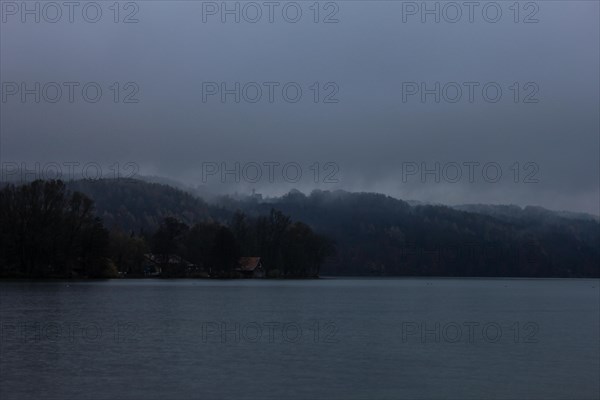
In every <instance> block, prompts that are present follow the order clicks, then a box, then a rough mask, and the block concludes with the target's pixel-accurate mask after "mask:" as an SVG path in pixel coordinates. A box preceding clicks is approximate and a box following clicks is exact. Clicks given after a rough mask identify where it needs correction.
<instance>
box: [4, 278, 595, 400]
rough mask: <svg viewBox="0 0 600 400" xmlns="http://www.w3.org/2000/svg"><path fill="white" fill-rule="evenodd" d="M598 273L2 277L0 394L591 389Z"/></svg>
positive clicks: (510, 393) (340, 394) (336, 394)
mask: <svg viewBox="0 0 600 400" xmlns="http://www.w3.org/2000/svg"><path fill="white" fill-rule="evenodd" d="M599 284H600V282H599V281H598V280H559V279H492V280H484V279H389V280H375V279H366V280H365V279H321V280H307V281H258V280H253V281H194V280H181V281H180V280H172V281H165V280H139V281H136V280H118V281H102V282H52V283H40V282H3V283H0V324H1V325H0V328H1V335H2V336H1V340H0V399H3V400H8V399H84V398H85V399H118V400H120V399H173V400H176V399H229V398H236V399H278V400H279V399H369V400H371V399H433V398H440V399H441V398H452V399H454V398H456V399H482V398H490V399H496V398H497V399H598V398H600V347H599V338H600V332H599V318H600V309H599V308H600V296H599V290H600V285H599Z"/></svg>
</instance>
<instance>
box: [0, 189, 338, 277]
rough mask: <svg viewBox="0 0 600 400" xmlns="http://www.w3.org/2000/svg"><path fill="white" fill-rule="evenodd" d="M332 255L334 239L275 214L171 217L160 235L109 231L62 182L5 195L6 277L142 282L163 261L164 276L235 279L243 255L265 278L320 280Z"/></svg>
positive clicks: (1, 197) (1, 271) (0, 270)
mask: <svg viewBox="0 0 600 400" xmlns="http://www.w3.org/2000/svg"><path fill="white" fill-rule="evenodd" d="M333 251H334V246H333V243H332V242H331V241H330V240H329V239H327V238H326V237H324V236H321V235H318V234H316V233H314V232H313V231H312V229H311V228H310V227H309V226H308V225H306V224H304V223H302V222H294V221H292V220H291V218H290V217H288V216H286V215H284V214H282V213H281V212H279V211H277V210H275V209H272V210H270V212H269V214H268V215H265V216H259V217H255V218H251V217H248V216H246V215H245V214H244V213H241V212H237V213H235V214H233V215H232V217H231V218H230V219H229V220H228V221H226V222H217V221H214V220H211V219H210V218H207V219H205V220H203V221H199V222H196V223H194V224H188V223H186V222H183V221H181V220H180V219H178V218H175V217H172V216H167V217H165V218H163V219H162V222H161V223H160V225H159V226H158V228H157V229H156V230H155V231H154V232H144V231H138V232H135V231H134V230H130V231H127V230H125V229H123V228H121V227H119V226H116V225H113V226H112V227H111V229H110V230H109V229H107V228H106V227H105V226H104V225H103V223H102V220H101V219H100V218H99V217H98V216H96V214H95V208H94V202H93V201H92V199H90V198H89V197H87V196H86V195H84V194H82V193H80V192H77V191H70V190H68V189H67V188H66V187H65V184H64V183H63V182H61V181H35V182H32V183H30V184H26V185H21V186H15V185H6V186H5V187H4V188H2V189H1V190H0V276H1V277H27V278H110V277H118V276H127V277H142V276H144V275H145V274H146V273H147V269H148V266H149V265H152V264H158V265H156V266H157V267H162V268H160V270H161V276H163V277H206V276H212V277H219V278H229V277H237V276H239V274H237V273H236V270H237V269H238V261H239V259H240V257H243V256H256V257H261V260H262V265H263V267H264V269H265V272H266V276H267V277H314V276H318V275H319V272H320V267H321V264H322V263H323V261H324V260H325V258H326V257H328V256H330V255H331V254H333ZM150 255H151V256H150ZM149 256H150V257H149ZM174 257H175V259H176V260H179V262H176V263H170V262H168V260H170V259H172V258H174ZM152 260H153V261H152ZM157 260H158V261H157ZM161 264H162V265H161Z"/></svg>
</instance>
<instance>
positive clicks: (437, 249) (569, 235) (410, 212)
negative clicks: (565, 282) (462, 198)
mask: <svg viewBox="0 0 600 400" xmlns="http://www.w3.org/2000/svg"><path fill="white" fill-rule="evenodd" d="M68 186H69V187H70V188H71V189H72V190H77V191H81V192H83V193H85V194H87V195H88V196H90V197H91V198H92V199H93V200H94V201H95V202H96V210H97V214H98V215H99V216H100V217H101V218H102V219H103V221H104V224H105V226H107V227H108V228H110V227H111V226H120V227H121V228H122V229H125V230H130V231H134V232H139V231H143V232H151V231H153V230H155V229H157V227H158V225H159V224H160V222H161V220H162V219H163V218H165V217H168V216H171V217H175V218H177V219H180V220H181V221H182V222H185V223H187V224H193V223H196V222H200V221H215V222H222V223H227V222H230V221H231V219H232V218H233V215H234V213H235V212H236V211H241V212H243V213H245V214H247V215H248V216H250V217H257V216H264V215H267V214H268V213H269V212H270V210H271V209H276V210H279V211H281V212H283V213H284V214H286V215H289V216H290V217H291V218H293V219H294V220H298V221H302V222H304V223H306V224H308V225H309V226H310V227H312V228H313V229H314V230H315V231H316V232H318V233H319V234H322V235H325V236H327V237H329V238H331V239H332V240H333V241H334V242H335V244H336V255H335V256H334V257H331V258H330V259H329V260H328V261H327V262H326V263H325V265H324V266H323V269H322V271H321V274H323V275H327V274H331V275H373V276H525V277H527V276H531V277H598V276H600V274H599V268H598V266H599V265H600V250H599V247H600V246H599V245H600V224H599V223H598V221H597V219H594V216H589V215H586V214H577V213H574V214H571V213H565V212H555V211H550V210H546V209H543V208H539V207H526V208H523V209H522V208H520V207H517V206H491V205H465V206H460V207H446V206H440V205H414V203H413V205H411V204H409V203H408V202H405V201H402V200H398V199H395V198H392V197H389V196H386V195H383V194H376V193H350V192H345V191H332V192H330V191H313V192H312V193H311V194H309V195H305V194H303V193H301V192H299V191H295V190H294V191H291V192H290V193H288V194H287V195H284V196H281V197H274V198H266V199H264V198H262V196H260V195H248V196H244V195H240V196H221V197H217V198H215V199H214V200H211V201H210V202H207V201H205V200H203V199H201V198H198V197H197V196H195V195H193V194H190V193H188V192H185V191H183V190H180V189H176V188H173V187H171V186H168V185H164V184H157V183H149V182H144V181H140V180H123V179H121V180H116V181H115V180H100V181H74V182H70V183H69V184H68Z"/></svg>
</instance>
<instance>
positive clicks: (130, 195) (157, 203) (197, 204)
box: [66, 179, 218, 233]
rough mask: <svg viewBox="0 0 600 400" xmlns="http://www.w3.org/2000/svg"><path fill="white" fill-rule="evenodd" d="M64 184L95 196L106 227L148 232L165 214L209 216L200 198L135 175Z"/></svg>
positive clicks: (190, 218) (186, 218) (190, 219)
mask: <svg viewBox="0 0 600 400" xmlns="http://www.w3.org/2000/svg"><path fill="white" fill-rule="evenodd" d="M66 184H67V187H68V188H69V189H70V190H72V191H79V192H82V193H84V194H86V195H87V196H89V197H90V198H92V199H93V200H94V202H95V208H96V213H97V215H98V216H99V217H100V218H102V221H103V223H104V226H105V227H107V228H108V229H112V228H113V227H119V228H120V229H122V230H124V231H127V232H129V231H133V232H135V233H140V232H148V233H150V232H153V231H155V230H156V229H158V227H159V225H160V223H161V222H162V220H163V219H164V218H166V217H170V216H174V217H176V218H178V219H179V220H181V221H182V222H184V223H186V224H188V225H193V224H194V223H196V222H201V221H205V220H207V219H209V218H210V217H211V211H210V209H211V207H209V205H208V204H206V202H204V201H203V200H202V199H200V198H197V197H195V196H193V195H191V194H189V193H186V192H184V191H182V190H180V189H176V188H174V187H171V186H167V185H164V184H159V183H149V182H145V181H140V180H135V179H110V180H78V181H71V182H67V183H66ZM212 208H213V212H212V214H218V209H217V208H216V207H212ZM215 216H216V215H215Z"/></svg>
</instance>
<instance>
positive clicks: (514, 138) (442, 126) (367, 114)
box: [0, 1, 600, 214]
mask: <svg viewBox="0 0 600 400" xmlns="http://www.w3.org/2000/svg"><path fill="white" fill-rule="evenodd" d="M4 3H5V2H3V4H4ZM31 3H32V4H33V3H34V2H31ZM247 3H248V2H240V3H239V4H240V7H243V6H244V5H245V4H247ZM488 3H489V2H481V3H480V4H481V7H483V6H484V5H485V4H488ZM18 4H20V2H19V3H18ZM81 4H84V3H81ZM98 4H100V5H101V7H102V10H103V15H102V19H101V20H100V21H99V22H97V23H94V24H92V23H88V22H86V21H85V20H81V19H79V20H78V19H77V18H76V20H75V21H74V22H73V23H69V22H68V21H65V20H61V21H58V22H57V23H45V22H44V21H43V18H42V21H41V22H40V23H22V22H20V21H19V15H16V16H14V15H8V14H7V12H6V10H5V12H4V13H3V18H6V22H4V21H3V22H2V26H1V29H2V31H1V33H2V34H1V38H0V44H1V60H0V67H1V80H2V82H3V85H5V84H6V83H7V82H16V83H21V82H26V83H27V84H28V85H31V86H33V83H34V82H41V83H42V84H44V83H47V82H58V83H63V82H80V83H81V85H80V86H79V87H78V88H80V87H82V86H83V84H84V83H86V82H97V83H98V85H99V86H100V87H101V88H102V91H103V92H102V98H101V99H100V101H98V102H97V103H89V102H86V101H85V99H82V98H81V96H76V98H75V100H74V102H73V103H70V102H68V101H66V100H65V96H66V94H65V93H63V97H62V98H61V101H59V102H57V103H49V102H48V101H45V100H44V98H42V99H41V101H40V103H35V102H33V101H32V99H33V95H29V96H28V97H27V98H26V102H25V103H22V102H21V101H20V96H19V94H16V95H14V96H8V97H7V99H6V101H4V102H3V103H2V105H1V106H2V115H1V117H2V118H1V126H0V127H1V133H2V138H1V139H2V141H1V143H2V147H1V150H0V152H1V154H0V155H1V158H2V162H26V163H29V164H31V163H34V162H41V163H47V162H51V161H55V162H63V161H80V162H81V163H85V162H88V161H95V162H98V163H100V164H102V165H105V166H109V165H112V164H113V163H115V162H118V163H121V164H123V163H126V162H128V161H131V162H136V163H138V164H139V165H140V166H141V172H142V173H148V174H158V175H164V176H169V177H172V178H175V179H179V180H182V181H185V182H186V183H188V184H191V185H204V186H207V187H210V188H211V189H212V190H216V191H234V190H238V191H247V190H250V189H252V188H255V189H257V190H258V191H260V192H264V193H267V194H279V193H283V192H284V191H286V190H289V189H290V188H293V187H298V188H300V189H303V190H310V189H311V188H314V187H318V188H321V189H336V188H344V189H349V190H373V191H381V192H385V193H388V194H390V195H393V196H396V197H401V198H409V199H416V200H424V201H433V202H439V203H450V204H456V203H473V202H490V203H515V204H521V205H525V204H536V205H542V206H546V207H549V208H555V209H571V210H581V211H587V212H593V213H596V214H598V213H599V212H600V211H599V210H598V204H599V202H600V194H599V181H600V176H599V174H600V173H599V153H600V144H599V132H600V126H599V111H598V110H599V109H600V101H599V97H598V96H599V90H598V89H599V85H600V82H599V77H598V70H599V69H600V64H599V49H600V46H599V43H598V41H599V37H600V35H599V30H598V29H599V28H598V13H599V6H598V3H595V2H566V1H564V2H543V1H539V2H535V3H534V4H537V6H538V7H539V10H537V12H535V16H534V17H535V18H537V19H538V20H539V22H538V23H523V22H522V21H523V19H524V18H526V17H527V16H528V15H529V14H530V13H531V12H533V11H536V10H534V9H524V8H523V9H521V10H520V11H521V12H520V14H519V16H518V18H519V23H515V22H514V14H513V13H512V11H511V10H510V9H509V8H508V7H509V6H510V5H511V4H512V2H498V3H495V4H499V5H500V7H501V9H502V11H503V14H502V17H501V18H500V20H499V22H497V23H490V22H487V21H486V20H485V19H484V18H483V17H482V16H481V14H479V13H478V12H477V11H476V12H475V14H474V21H473V22H472V23H470V22H469V21H468V20H466V16H465V15H463V19H462V20H461V21H459V22H457V23H448V22H445V21H444V19H443V15H442V18H441V21H440V23H434V22H432V21H431V17H429V18H430V19H429V22H427V23H421V22H420V20H419V15H416V16H413V15H410V16H407V22H406V23H404V22H403V14H402V7H403V5H402V2H398V3H394V2H367V1H353V2H343V1H342V2H335V3H334V4H336V5H337V7H338V8H339V10H338V12H337V13H335V18H337V19H338V20H339V22H338V23H329V24H327V23H323V22H322V21H323V19H324V18H325V17H326V15H329V13H331V12H332V11H335V7H333V6H328V7H333V8H327V9H325V3H322V7H321V10H320V13H319V16H318V18H319V21H320V22H319V23H314V13H313V10H312V9H310V8H309V7H310V6H311V5H312V4H313V2H298V3H297V4H299V5H300V8H301V9H302V12H303V14H302V18H301V19H300V21H299V22H298V23H289V22H286V21H285V19H284V18H283V17H282V16H281V14H278V13H277V11H276V12H275V14H274V15H275V20H274V22H273V23H269V22H268V21H266V20H265V19H266V15H265V14H263V19H262V20H261V21H259V22H258V23H247V22H244V21H243V18H241V22H240V23H232V22H229V23H222V22H220V19H219V15H210V16H207V20H208V21H207V22H206V23H203V21H202V18H203V14H202V7H203V4H202V2H175V3H171V2H167V1H164V2H163V1H152V2H144V1H141V2H137V3H136V4H137V5H138V7H139V11H138V12H137V13H136V15H135V17H136V18H137V19H138V20H139V22H138V23H133V24H124V23H114V22H113V17H114V15H113V14H112V11H111V10H109V9H108V7H109V6H110V4H112V2H99V3H98ZM124 4H125V3H122V5H124ZM206 4H208V3H205V7H206ZM218 4H219V5H220V4H221V3H220V2H219V3H218ZM228 4H229V5H230V7H235V2H229V3H228ZM257 4H262V2H259V3H257ZM281 4H282V5H283V4H285V3H284V2H282V3H281ZM416 4H421V3H420V2H419V3H416ZM428 4H430V5H431V7H433V6H434V2H430V3H428ZM439 4H440V7H443V5H444V3H439ZM458 4H461V3H460V2H459V3H458ZM523 4H524V3H523ZM3 7H5V6H4V5H3ZM32 7H33V6H32ZM282 7H283V6H282ZM405 7H406V5H405ZM262 9H263V12H266V8H264V6H263V8H262ZM132 10H133V9H128V10H125V9H122V10H120V11H121V13H120V15H119V19H120V20H122V19H123V18H124V16H125V15H127V14H128V13H129V12H131V11H132ZM449 12H450V11H449ZM290 13H291V15H293V13H292V12H291V11H290ZM77 15H78V14H77V13H75V16H76V17H77ZM251 15H254V14H251ZM451 15H453V14H451ZM42 16H43V15H42ZM228 18H229V21H231V18H232V17H231V16H229V17H228ZM114 82H119V84H120V87H119V91H118V92H119V95H120V96H119V99H118V100H119V102H118V103H115V102H114V97H113V96H114V90H115V89H114V87H113V90H111V89H110V87H111V85H112V84H113V83H114ZM128 82H134V83H135V84H136V85H137V86H138V87H139V92H138V93H137V94H135V95H134V96H133V97H132V98H137V99H139V102H138V103H127V104H124V103H123V100H124V98H125V96H126V95H128V94H132V93H133V92H135V90H133V89H135V87H132V86H130V87H129V88H128V89H127V90H126V89H125V84H127V83H128ZM203 82H216V83H218V84H220V83H221V82H226V83H227V85H228V87H229V88H232V87H234V84H235V82H239V83H240V87H243V86H244V85H245V84H247V83H249V82H257V83H259V86H261V87H262V88H263V89H264V88H265V86H264V85H262V83H264V82H278V83H279V86H277V87H276V88H275V91H274V100H273V102H272V103H271V102H269V101H268V93H267V91H266V90H263V97H262V98H261V101H259V102H257V103H251V102H249V101H246V100H245V99H244V97H243V96H242V98H241V100H240V102H239V103H236V102H234V101H233V95H228V96H227V97H226V100H227V101H226V102H225V103H222V102H221V101H220V96H219V94H217V95H214V96H208V97H207V101H206V102H203ZM290 82H294V83H296V84H297V85H299V86H300V87H301V88H302V97H301V99H300V101H298V102H297V103H291V102H288V101H286V100H285V98H284V97H283V94H282V92H281V88H282V87H283V86H284V85H285V83H290ZM315 82H319V102H318V103H315V102H314V94H315V90H316V89H315V86H314V83H315ZM403 82H415V83H417V84H418V85H420V84H421V83H425V84H426V85H427V87H428V88H432V87H434V84H435V82H440V84H441V87H442V88H443V86H444V85H445V84H447V83H449V82H456V83H458V85H459V86H460V87H461V88H463V93H462V94H463V97H462V98H461V99H460V100H459V101H458V102H456V103H452V102H450V101H448V98H452V97H453V96H454V92H453V91H452V90H453V86H452V85H450V86H447V90H448V92H446V95H447V96H446V98H444V96H442V98H441V99H440V102H439V103H436V102H435V101H434V95H427V96H426V98H425V100H426V101H425V102H421V101H420V95H419V94H416V95H414V96H409V97H407V98H406V99H405V100H406V101H403V93H404V92H403ZM464 82H477V83H479V86H477V87H476V89H475V91H474V95H475V97H474V100H473V102H469V101H468V99H467V97H468V92H467V91H466V89H465V86H464V85H463V83H464ZM515 82H517V83H518V84H517V85H518V88H519V99H518V102H515V98H514V95H515V91H516V87H515V86H513V84H514V83H515ZM328 83H329V86H326V85H327V84H328ZM486 83H488V84H489V83H493V84H494V85H496V86H499V87H500V88H501V89H502V97H501V98H500V100H499V101H498V102H496V103H492V102H490V101H488V100H489V99H488V100H486V99H485V98H484V97H483V95H482V92H481V88H482V87H483V86H484V85H485V84H486ZM527 85H529V86H527ZM407 88H408V86H406V85H405V87H404V89H407ZM511 88H512V89H511ZM2 89H3V93H4V91H5V89H7V87H6V86H3V88H2ZM247 89H248V92H247V93H246V94H247V96H246V97H252V96H253V93H254V92H252V86H248V87H247ZM292 89H293V87H292ZM338 89H339V90H338ZM492 89H493V88H492ZM49 93H50V92H49ZM78 93H79V94H80V92H78V91H77V90H76V91H75V94H76V95H77V94H78ZM290 93H292V92H290ZM489 93H492V92H489ZM442 94H443V93H442ZM50 95H51V94H50ZM327 95H330V98H329V99H330V100H333V99H337V100H339V101H338V102H337V103H335V102H334V103H324V102H323V100H324V99H325V98H326V96H327ZM528 95H531V97H530V98H529V99H530V100H532V99H537V100H539V101H538V102H537V103H524V100H525V99H526V98H527V96H528ZM271 161H273V162H280V163H281V165H283V164H286V163H290V162H296V163H298V165H300V167H301V168H302V173H303V177H302V179H301V180H300V181H299V182H292V181H293V179H285V178H284V177H282V176H279V177H276V178H275V179H273V181H272V182H271V181H270V180H269V179H267V177H266V176H264V175H263V178H262V179H260V180H259V181H257V182H253V181H251V180H248V179H244V177H241V182H239V184H235V182H232V179H231V177H232V175H229V177H230V178H229V179H228V183H225V184H224V183H222V182H221V179H220V175H219V174H215V175H210V176H209V177H206V176H205V177H204V178H203V171H204V172H206V170H205V169H206V167H207V165H208V164H206V163H217V164H218V165H219V166H220V165H221V163H222V162H225V163H226V165H227V166H228V168H234V167H235V163H236V162H239V163H240V168H243V167H244V166H247V165H248V163H251V162H256V163H258V164H263V163H265V162H271ZM315 162H319V168H318V169H319V177H318V179H317V180H318V183H315V182H314V181H315V179H314V169H315V168H314V163H315ZM327 162H333V163H335V165H336V166H338V167H339V171H337V173H335V174H334V175H335V176H334V178H335V179H337V181H338V182H323V179H324V176H323V174H327V173H330V172H331V170H322V168H323V166H324V165H325V163H327ZM436 162H438V163H440V168H444V167H446V171H445V172H447V173H450V172H451V171H450V170H451V166H449V165H450V164H451V163H457V164H459V165H464V163H466V162H479V163H480V165H484V164H486V163H497V164H498V165H499V166H500V167H501V168H502V178H501V179H500V180H499V181H498V182H490V181H489V179H486V178H489V176H485V177H483V176H477V175H476V176H475V178H474V180H473V182H471V181H469V179H468V178H467V177H466V176H465V173H466V170H463V171H462V172H463V176H462V178H461V179H459V180H458V181H457V182H451V180H452V179H450V180H449V179H447V178H448V176H446V175H442V176H440V182H435V179H434V178H432V175H427V176H426V178H427V179H422V178H421V176H420V171H418V172H417V173H415V174H411V175H408V176H407V175H406V168H408V167H409V166H410V165H415V164H416V165H418V166H419V167H421V164H422V163H426V166H427V167H428V168H434V167H435V165H436V164H435V163H436ZM413 163H415V164H413ZM515 163H519V164H518V170H519V175H518V177H516V178H515ZM527 163H534V164H535V166H537V168H538V170H537V172H536V173H535V174H534V175H533V177H534V178H536V180H537V182H529V183H528V182H523V180H524V179H525V176H526V175H527V174H528V173H531V171H532V170H531V169H525V165H526V164H527ZM311 166H313V168H312V169H311ZM246 172H248V171H246ZM403 172H404V174H405V175H404V176H403ZM264 173H266V170H264V171H263V174H264ZM440 174H441V172H440ZM453 176H454V175H451V176H450V178H451V177H453ZM287 178H289V176H288V177H287ZM335 179H334V180H335ZM515 179H516V180H517V182H515Z"/></svg>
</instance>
